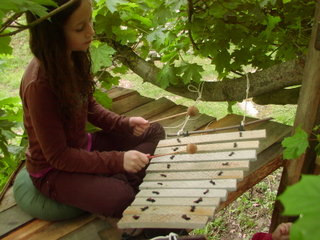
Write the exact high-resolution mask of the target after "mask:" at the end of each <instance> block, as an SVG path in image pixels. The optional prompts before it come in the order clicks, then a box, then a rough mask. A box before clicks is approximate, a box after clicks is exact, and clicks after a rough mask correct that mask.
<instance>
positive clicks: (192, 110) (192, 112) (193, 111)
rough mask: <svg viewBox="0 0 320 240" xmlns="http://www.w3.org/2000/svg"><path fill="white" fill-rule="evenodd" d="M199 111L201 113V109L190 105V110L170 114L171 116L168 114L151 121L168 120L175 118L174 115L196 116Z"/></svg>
mask: <svg viewBox="0 0 320 240" xmlns="http://www.w3.org/2000/svg"><path fill="white" fill-rule="evenodd" d="M198 113H199V109H198V108H197V107H196V106H190V107H188V110H187V111H186V112H182V113H177V114H174V115H170V116H167V117H164V118H159V119H156V120H152V121H150V123H154V122H160V121H163V120H167V119H170V118H174V117H179V116H182V115H187V116H190V117H194V116H196V115H197V114H198Z"/></svg>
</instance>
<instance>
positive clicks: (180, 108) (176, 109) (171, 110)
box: [149, 105, 187, 126]
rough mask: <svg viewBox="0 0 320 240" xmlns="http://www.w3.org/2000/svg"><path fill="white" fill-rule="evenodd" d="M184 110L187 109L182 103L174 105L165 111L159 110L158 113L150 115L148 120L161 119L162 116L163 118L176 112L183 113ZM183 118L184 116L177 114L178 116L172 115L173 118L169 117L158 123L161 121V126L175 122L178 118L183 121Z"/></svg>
mask: <svg viewBox="0 0 320 240" xmlns="http://www.w3.org/2000/svg"><path fill="white" fill-rule="evenodd" d="M186 111H187V107H185V106H182V105H175V106H173V107H171V108H169V109H168V110H167V111H163V112H160V113H159V114H157V115H154V116H152V117H150V119H149V120H150V121H155V120H158V119H162V118H165V117H168V116H173V115H175V114H178V113H183V112H186ZM184 119H185V117H184V116H178V117H173V118H169V119H166V120H163V121H160V122H159V123H161V125H163V126H168V125H171V124H173V123H174V124H176V123H177V121H178V120H179V121H181V122H183V120H184Z"/></svg>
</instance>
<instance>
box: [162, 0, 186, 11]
mask: <svg viewBox="0 0 320 240" xmlns="http://www.w3.org/2000/svg"><path fill="white" fill-rule="evenodd" d="M165 4H166V5H167V6H170V8H171V9H172V11H176V10H179V9H180V8H181V6H183V5H185V6H187V5H188V1H187V0H166V1H165Z"/></svg>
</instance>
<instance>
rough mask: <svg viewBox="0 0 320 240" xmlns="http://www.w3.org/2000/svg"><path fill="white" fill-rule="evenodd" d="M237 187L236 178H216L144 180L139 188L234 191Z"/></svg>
mask: <svg viewBox="0 0 320 240" xmlns="http://www.w3.org/2000/svg"><path fill="white" fill-rule="evenodd" d="M236 187H237V180H236V179H223V180H221V179H216V180H214V181H213V180H194V181H163V182H154V181H152V182H148V181H143V183H141V184H140V186H139V189H140V190H142V189H155V190H156V189H162V188H182V189H185V188H198V189H211V188H221V189H226V190H228V191H234V190H236Z"/></svg>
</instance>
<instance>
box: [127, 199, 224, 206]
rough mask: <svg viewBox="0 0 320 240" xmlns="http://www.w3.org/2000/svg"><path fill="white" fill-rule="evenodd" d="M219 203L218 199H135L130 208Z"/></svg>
mask: <svg viewBox="0 0 320 240" xmlns="http://www.w3.org/2000/svg"><path fill="white" fill-rule="evenodd" d="M220 202H221V199H220V198H217V197H214V198H211V197H206V198H194V197H185V198H159V197H153V198H149V197H137V198H135V200H134V201H133V202H132V204H131V205H132V206H191V205H195V206H218V205H219V203H220Z"/></svg>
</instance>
